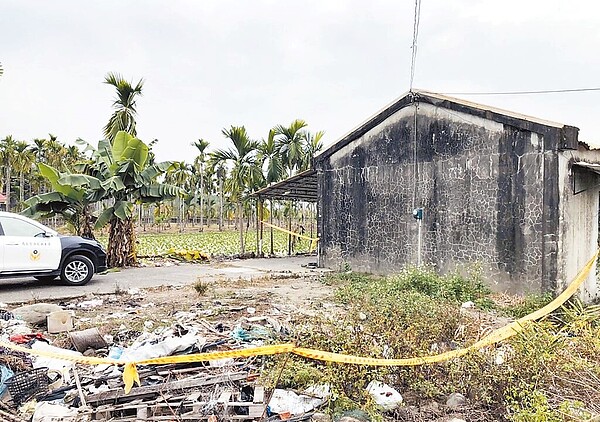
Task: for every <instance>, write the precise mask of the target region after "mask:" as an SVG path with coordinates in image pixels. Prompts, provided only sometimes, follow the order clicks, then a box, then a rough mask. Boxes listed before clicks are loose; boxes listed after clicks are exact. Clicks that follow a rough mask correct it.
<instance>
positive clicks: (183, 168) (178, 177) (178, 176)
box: [165, 161, 191, 232]
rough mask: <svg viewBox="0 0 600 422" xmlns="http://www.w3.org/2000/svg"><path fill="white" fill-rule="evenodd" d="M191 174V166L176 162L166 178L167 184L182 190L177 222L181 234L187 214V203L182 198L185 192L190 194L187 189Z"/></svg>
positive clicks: (183, 162)
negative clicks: (185, 209) (185, 210)
mask: <svg viewBox="0 0 600 422" xmlns="http://www.w3.org/2000/svg"><path fill="white" fill-rule="evenodd" d="M190 174H191V172H190V166H189V165H188V164H187V163H186V162H185V161H175V162H174V163H173V164H172V166H171V168H170V169H169V172H168V173H167V176H166V178H165V181H166V182H167V183H170V184H172V185H175V186H177V187H179V188H180V192H181V194H180V196H179V213H178V215H177V222H178V225H179V231H180V232H182V231H183V217H184V214H185V212H184V208H185V202H184V201H183V198H182V197H183V196H184V194H185V192H189V189H186V188H187V187H188V186H187V183H188V181H189V179H190Z"/></svg>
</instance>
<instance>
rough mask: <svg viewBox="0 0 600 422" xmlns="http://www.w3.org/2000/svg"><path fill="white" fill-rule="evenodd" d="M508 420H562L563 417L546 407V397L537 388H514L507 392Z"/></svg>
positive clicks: (515, 421)
mask: <svg viewBox="0 0 600 422" xmlns="http://www.w3.org/2000/svg"><path fill="white" fill-rule="evenodd" d="M507 401H508V415H509V420H511V421H514V422H562V421H563V418H562V417H560V416H559V415H558V414H557V413H556V412H553V411H552V410H551V409H550V408H549V407H548V399H547V398H546V396H545V395H544V394H543V393H542V392H540V391H537V390H533V391H528V390H527V388H514V389H511V390H510V391H509V392H508V396H507Z"/></svg>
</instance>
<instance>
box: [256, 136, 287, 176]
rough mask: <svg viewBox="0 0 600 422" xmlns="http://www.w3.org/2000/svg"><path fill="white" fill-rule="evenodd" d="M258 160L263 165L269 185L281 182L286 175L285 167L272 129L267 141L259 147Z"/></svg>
mask: <svg viewBox="0 0 600 422" xmlns="http://www.w3.org/2000/svg"><path fill="white" fill-rule="evenodd" d="M258 149H259V154H258V159H259V161H260V163H261V165H262V169H263V171H264V174H265V182H266V183H267V184H270V183H275V182H279V181H280V180H281V178H282V177H283V175H284V165H283V160H282V156H281V154H280V152H279V148H278V147H277V144H276V142H275V131H274V130H273V129H271V130H270V131H269V136H268V137H267V139H266V140H265V139H263V140H262V142H261V144H260V145H259V147H258Z"/></svg>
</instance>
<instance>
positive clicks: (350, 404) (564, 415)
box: [280, 269, 600, 422]
mask: <svg viewBox="0 0 600 422" xmlns="http://www.w3.org/2000/svg"><path fill="white" fill-rule="evenodd" d="M327 283H329V284H331V285H336V286H339V288H338V291H337V293H336V299H337V300H338V302H339V304H340V305H341V306H343V307H344V312H343V313H340V315H338V314H335V315H334V314H331V312H327V313H324V314H322V315H320V316H318V317H310V318H301V319H299V320H297V321H295V327H296V332H295V333H294V335H295V337H296V343H297V344H300V345H302V346H306V347H311V348H316V349H320V350H327V351H332V352H338V353H345V354H351V355H357V356H368V357H377V358H381V357H384V358H395V357H398V358H399V357H417V356H425V355H431V354H436V353H440V352H444V351H447V350H452V349H456V348H462V347H465V346H467V345H469V344H472V343H474V342H475V341H476V340H478V339H480V338H481V336H482V335H483V333H482V332H481V321H479V318H480V316H478V315H477V314H476V313H473V312H461V310H460V306H459V303H460V302H462V301H464V300H474V299H477V298H478V299H480V300H482V299H488V296H487V294H488V293H487V292H488V291H487V289H484V288H483V287H482V286H480V280H479V276H478V275H477V274H475V275H473V276H469V277H466V278H461V277H459V276H457V275H448V276H439V275H437V274H435V273H434V272H433V271H431V270H429V269H424V270H418V269H407V270H406V271H403V272H402V273H400V274H398V275H395V276H391V277H377V276H373V275H365V274H358V273H352V272H350V273H343V274H336V275H333V276H330V277H329V278H328V280H327ZM540 305H541V304H540ZM532 310H533V309H532ZM489 317H490V316H487V317H486V318H484V319H483V320H484V321H485V320H487V318H489ZM599 355H600V306H584V305H582V304H581V303H579V302H577V301H573V302H572V303H569V304H567V305H566V306H564V307H563V308H562V309H561V310H559V311H557V312H555V313H553V314H552V315H551V316H550V317H548V318H546V319H544V320H542V321H539V322H532V323H529V324H527V326H525V327H524V329H523V331H521V332H520V333H519V334H518V335H516V336H514V337H512V338H510V339H509V340H507V341H504V342H502V343H499V344H497V345H494V346H491V347H488V348H484V349H481V350H479V351H477V352H473V353H470V354H467V355H465V356H463V357H460V358H457V359H452V360H450V361H447V362H444V363H440V364H435V365H422V366H415V367H387V368H386V367H366V366H360V365H340V364H323V363H320V362H311V363H310V365H311V366H312V368H314V369H315V370H316V371H320V372H321V374H322V376H321V378H320V379H319V380H318V381H315V380H313V379H311V378H308V379H306V381H305V382H306V383H309V384H311V383H312V384H314V383H321V382H327V383H329V384H330V385H331V387H332V391H333V392H334V400H333V403H332V405H331V409H330V411H331V412H332V413H336V412H339V411H341V410H343V409H363V410H365V411H367V412H369V413H370V414H372V412H373V403H372V400H371V399H370V397H368V395H367V394H366V393H365V391H364V387H365V386H366V385H367V384H368V382H370V381H371V380H374V379H377V380H382V381H384V382H386V383H388V384H390V385H392V386H394V387H395V388H396V389H397V390H398V391H400V392H401V393H402V395H403V396H404V397H405V398H408V400H407V401H409V403H408V404H417V405H418V404H419V403H423V402H428V401H430V400H435V401H437V402H438V403H443V402H444V401H445V399H446V397H447V396H448V395H449V394H451V393H454V392H461V393H463V394H464V395H465V396H467V397H468V399H469V407H470V410H469V411H470V412H477V413H474V414H477V415H478V417H480V419H478V420H485V421H490V422H491V421H497V420H513V421H548V422H554V421H562V420H573V421H575V420H589V418H590V416H591V415H597V414H599V413H600V407H599V406H598V405H597V403H600V361H599V360H598V358H597V357H598V356H599ZM293 365H295V364H293ZM306 371H308V372H309V373H316V372H314V371H312V370H311V369H310V368H308V369H306ZM293 373H294V371H293V370H291V371H289V372H286V371H284V373H283V376H282V378H281V380H280V385H295V386H296V388H297V389H302V388H304V387H305V386H306V385H301V384H302V383H301V382H299V381H298V380H297V379H295V378H294V377H293ZM573 398H577V399H578V401H574V400H573ZM415 418H416V417H415ZM414 420H420V419H418V418H416V419H414Z"/></svg>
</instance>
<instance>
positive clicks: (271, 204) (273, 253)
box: [269, 199, 275, 256]
mask: <svg viewBox="0 0 600 422" xmlns="http://www.w3.org/2000/svg"><path fill="white" fill-rule="evenodd" d="M269 205H270V206H271V212H270V213H269V217H270V219H271V227H270V229H271V256H273V255H275V250H274V245H273V199H269Z"/></svg>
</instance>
